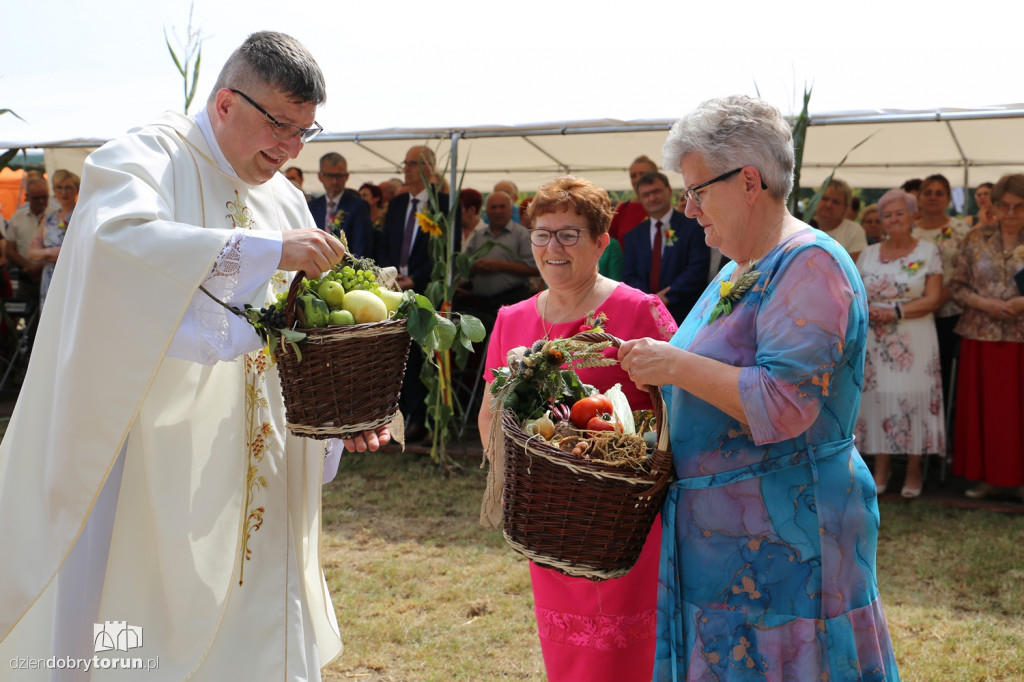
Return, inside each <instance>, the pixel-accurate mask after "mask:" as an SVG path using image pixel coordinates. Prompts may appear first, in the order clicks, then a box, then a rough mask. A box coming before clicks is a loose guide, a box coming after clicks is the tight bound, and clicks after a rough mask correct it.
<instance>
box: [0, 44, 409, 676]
mask: <svg viewBox="0 0 1024 682" xmlns="http://www.w3.org/2000/svg"><path fill="white" fill-rule="evenodd" d="M325 97H326V95H325V89H324V82H323V76H322V74H321V72H320V69H319V67H318V66H317V65H316V62H315V61H314V60H313V58H312V56H310V54H309V53H308V52H307V51H306V49H305V48H304V47H303V46H302V45H300V44H299V43H297V42H296V41H295V40H294V39H292V38H289V37H288V36H284V35H282V34H277V33H270V32H263V33H257V34H253V35H252V36H250V37H249V38H248V39H247V40H246V42H245V43H244V44H243V45H242V46H241V47H240V48H239V49H238V50H236V51H235V53H233V54H232V56H231V57H230V58H229V60H228V62H227V63H226V64H225V66H224V69H223V70H222V72H221V74H220V77H219V78H218V81H217V84H216V86H215V87H214V90H213V93H212V94H211V96H210V98H209V101H208V102H207V105H206V107H205V108H204V109H203V110H202V111H200V112H199V113H198V114H197V115H195V116H194V117H192V118H186V117H184V116H181V115H177V114H167V115H165V116H164V117H163V118H162V119H160V120H159V121H157V122H156V123H154V124H152V125H149V126H145V127H142V128H137V129H135V130H133V131H130V132H129V133H128V134H127V135H126V136H125V137H123V138H120V139H118V140H115V141H112V142H110V143H108V144H106V145H104V146H103V147H102V148H100V149H99V150H97V151H96V152H94V153H93V154H92V155H90V156H89V158H88V159H87V160H86V163H85V169H84V172H83V175H82V188H81V199H80V201H79V204H78V207H77V209H76V212H75V216H74V218H73V220H72V222H71V225H70V226H69V229H68V235H67V239H66V241H65V243H64V248H63V250H62V254H61V261H60V262H59V264H58V266H57V268H56V272H55V273H54V278H53V283H52V284H51V288H50V294H49V296H48V302H47V306H46V309H45V310H44V312H43V316H42V319H41V321H40V325H39V331H38V334H37V336H36V342H35V347H34V348H33V352H32V359H31V364H30V367H29V371H28V376H27V378H26V380H25V383H24V385H23V387H22V390H21V394H20V396H19V399H18V402H17V405H16V407H15V410H14V414H13V416H12V418H11V422H10V426H9V428H8V431H7V434H6V436H5V438H4V441H3V443H2V445H0V552H2V557H3V558H2V559H0V665H2V666H3V668H2V669H0V670H2V672H0V679H4V680H8V679H9V680H14V681H18V682H20V681H21V680H51V679H53V680H62V681H64V680H118V681H121V682H124V681H126V680H145V681H146V682H157V681H164V680H197V681H198V680H209V681H210V682H225V681H234V680H239V681H246V682H249V681H256V680H259V681H260V682H265V681H269V680H319V679H320V668H321V667H322V666H323V665H325V664H326V663H328V662H329V661H330V660H331V659H333V658H334V657H336V656H337V655H338V654H339V653H340V652H341V639H340V636H339V633H338V627H337V622H336V620H335V616H334V610H333V606H332V603H331V599H330V595H329V594H328V592H327V586H326V583H325V581H324V578H323V573H322V570H321V567H320V556H319V527H320V488H321V482H322V477H323V476H324V451H325V446H324V444H323V442H321V441H311V440H307V439H302V438H296V437H293V436H291V435H289V434H288V432H287V430H286V426H285V420H284V407H283V404H282V399H281V392H280V388H279V384H278V376H277V370H276V367H275V366H273V364H272V363H271V362H270V360H269V358H268V357H267V354H266V352H265V350H264V349H263V347H262V343H261V341H260V339H259V337H258V336H257V335H256V333H255V332H254V330H253V329H252V327H251V326H249V324H248V323H247V322H245V321H243V320H241V319H240V318H238V317H236V316H234V315H232V314H231V313H229V312H227V311H226V310H225V309H224V308H223V307H222V306H220V305H219V304H218V303H216V302H215V301H213V300H212V299H211V298H210V297H209V296H207V295H206V294H205V293H203V292H201V291H200V290H199V287H200V285H204V287H205V288H206V289H207V290H209V291H210V292H212V293H213V294H214V295H216V296H217V297H218V298H220V299H221V300H223V301H225V302H227V303H229V304H232V305H236V306H238V307H241V306H242V305H244V304H245V303H251V304H253V305H254V306H256V307H261V306H263V305H264V304H266V303H267V302H270V301H272V300H273V299H274V297H275V295H276V294H277V293H278V292H280V291H284V290H286V289H287V285H288V283H289V281H290V279H291V276H292V274H293V273H292V272H291V271H294V270H305V271H306V272H310V273H312V272H317V273H319V272H323V271H325V270H327V269H329V268H330V267H332V266H333V265H334V264H336V263H337V262H339V260H340V259H341V256H342V255H343V252H344V250H343V246H342V245H341V243H340V242H338V241H337V240H336V239H335V238H334V237H332V236H330V235H328V234H327V233H325V232H323V231H321V230H318V229H316V228H315V227H314V226H313V222H312V217H311V216H310V214H309V211H308V209H307V208H306V203H305V200H304V198H303V196H302V194H301V192H299V191H298V190H297V189H295V187H294V186H293V185H292V184H291V183H289V182H288V180H286V179H285V178H284V176H283V175H281V174H280V173H278V170H279V169H280V168H281V166H282V165H283V164H284V163H285V162H286V161H288V160H289V159H292V158H295V156H297V155H298V153H299V150H301V148H302V145H303V143H304V142H306V141H308V140H309V139H311V138H312V137H313V136H314V135H315V134H316V133H317V132H319V130H320V127H319V125H318V124H316V122H315V120H314V115H315V113H316V108H317V106H318V105H320V104H321V103H323V102H324V100H325ZM388 438H389V434H388V432H387V429H386V428H383V429H380V430H379V433H373V432H370V433H366V434H364V436H363V437H359V438H357V439H356V440H355V441H353V442H349V443H346V445H347V446H348V447H351V448H358V449H366V448H370V449H376V448H377V447H378V446H379V445H381V444H383V443H386V442H387V440H388ZM328 449H330V448H328ZM332 454H336V453H332ZM334 466H335V467H336V466H337V463H336V461H335V462H334ZM125 668H128V669H127V670H126V669H125Z"/></svg>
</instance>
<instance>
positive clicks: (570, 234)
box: [530, 227, 590, 246]
mask: <svg viewBox="0 0 1024 682" xmlns="http://www.w3.org/2000/svg"><path fill="white" fill-rule="evenodd" d="M580 232H590V228H580V229H577V228H575V227H572V228H567V229H564V230H544V229H541V228H539V227H535V228H533V229H532V230H530V241H531V242H532V243H533V245H534V246H547V245H548V244H550V243H551V237H554V238H555V239H556V240H557V241H558V243H559V244H561V245H562V246H572V245H573V244H575V243H576V242H578V241H579V240H580Z"/></svg>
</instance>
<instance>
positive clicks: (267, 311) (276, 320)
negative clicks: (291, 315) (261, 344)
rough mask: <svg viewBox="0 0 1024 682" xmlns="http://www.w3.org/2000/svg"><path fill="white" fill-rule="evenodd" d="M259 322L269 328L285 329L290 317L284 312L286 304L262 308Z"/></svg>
mask: <svg viewBox="0 0 1024 682" xmlns="http://www.w3.org/2000/svg"><path fill="white" fill-rule="evenodd" d="M259 323H260V324H261V325H262V326H263V327H265V328H268V329H284V328H285V327H286V326H287V325H288V318H287V316H286V315H285V314H284V304H280V305H278V304H273V305H271V306H269V307H266V308H260V320H259Z"/></svg>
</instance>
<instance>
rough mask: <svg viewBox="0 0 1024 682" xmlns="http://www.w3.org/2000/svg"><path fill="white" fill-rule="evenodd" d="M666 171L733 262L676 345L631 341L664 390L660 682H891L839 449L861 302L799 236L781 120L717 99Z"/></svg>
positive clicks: (844, 453) (670, 151) (852, 473)
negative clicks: (672, 471) (790, 204)
mask: <svg viewBox="0 0 1024 682" xmlns="http://www.w3.org/2000/svg"><path fill="white" fill-rule="evenodd" d="M664 156H665V167H666V168H672V169H676V170H679V171H680V172H681V173H682V175H683V180H684V182H685V185H686V186H687V187H689V188H690V189H689V190H687V192H686V214H687V215H688V216H690V217H693V218H696V219H697V220H698V221H699V222H700V223H701V225H702V226H703V227H704V230H705V237H706V240H707V243H708V245H709V246H712V247H718V248H719V249H721V251H722V253H723V254H724V255H726V256H728V257H729V258H731V259H732V262H730V263H729V264H728V265H727V266H726V267H724V268H723V269H722V271H721V272H720V273H719V274H718V276H717V277H716V278H715V280H714V281H713V282H712V283H711V285H710V286H709V287H708V289H707V290H706V291H705V292H704V295H703V297H702V298H701V300H700V301H699V302H698V304H697V305H696V306H695V307H694V308H693V310H692V311H691V313H690V315H689V316H688V317H687V319H686V320H685V321H684V322H683V324H682V326H680V328H679V331H678V332H677V333H676V335H675V336H674V337H673V339H672V341H671V342H668V343H666V342H659V341H654V340H651V339H640V340H634V341H627V342H626V343H625V344H624V345H623V346H622V348H621V350H620V353H619V358H620V361H621V364H622V367H623V368H624V369H626V370H627V371H629V372H630V373H631V376H632V378H633V380H634V381H635V382H636V383H638V384H649V385H664V386H665V388H664V389H663V394H664V396H665V401H666V404H667V406H668V408H669V420H670V421H669V431H670V434H671V438H672V451H673V453H674V456H675V468H676V474H677V475H678V478H679V480H678V481H677V482H676V483H675V484H674V485H673V488H672V491H671V494H670V495H669V498H668V500H667V502H666V505H665V508H664V510H663V512H662V518H663V522H664V524H665V525H664V533H663V544H662V559H661V562H662V565H661V574H660V580H659V582H660V584H659V594H658V644H657V655H656V661H655V675H654V678H655V679H656V680H823V679H827V680H830V681H831V682H842V681H845V680H898V679H899V673H898V671H897V667H896V662H895V658H894V655H893V651H892V644H891V642H890V639H889V633H888V629H887V627H886V622H885V616H884V614H883V611H882V603H881V599H880V597H879V593H878V582H877V578H876V573H875V552H876V549H877V540H878V505H877V501H876V495H875V484H874V480H873V479H872V476H871V473H870V472H869V470H868V468H867V466H866V465H865V464H864V461H863V460H862V459H861V457H860V454H859V453H858V452H857V449H856V448H855V447H854V445H853V430H854V426H855V423H856V419H857V412H858V407H859V404H860V396H861V379H862V375H863V371H864V348H865V342H866V335H867V322H868V316H867V303H866V299H865V293H864V288H863V285H862V283H861V279H860V277H859V275H858V274H857V269H856V267H855V265H854V263H853V261H852V260H851V259H850V258H849V256H848V255H847V254H846V252H845V251H844V250H843V248H842V247H841V246H839V245H838V244H837V243H836V242H835V241H833V240H832V239H831V238H830V237H828V236H827V235H826V234H824V233H823V232H820V231H818V230H815V229H812V228H810V227H809V226H808V225H806V224H804V223H802V222H801V221H799V220H797V219H796V218H794V217H793V216H792V215H790V214H789V212H788V211H787V209H786V206H785V200H786V197H787V196H788V195H789V193H790V191H791V189H792V184H793V163H794V162H793V142H792V136H791V134H790V128H789V125H788V124H787V123H786V121H785V119H784V118H783V117H782V116H781V115H780V114H779V112H778V110H777V109H775V108H774V107H773V106H771V105H770V104H767V103H766V102H763V101H761V100H757V99H752V98H748V97H730V98H726V99H721V100H711V101H708V102H705V103H703V104H702V105H701V106H700V107H698V109H697V110H696V111H694V112H692V113H691V114H689V115H687V116H686V117H684V118H683V119H682V120H680V121H679V122H677V123H676V124H675V126H674V127H673V129H672V132H671V133H670V135H669V138H668V140H667V141H666V143H665V149H664Z"/></svg>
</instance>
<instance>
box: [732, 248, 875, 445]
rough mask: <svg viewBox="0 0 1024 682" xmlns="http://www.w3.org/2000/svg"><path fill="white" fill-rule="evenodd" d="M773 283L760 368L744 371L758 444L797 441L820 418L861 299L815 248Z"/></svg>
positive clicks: (745, 397) (763, 309)
mask: <svg viewBox="0 0 1024 682" xmlns="http://www.w3.org/2000/svg"><path fill="white" fill-rule="evenodd" d="M761 281H765V280H764V279H763V278H762V280H761ZM767 281H768V284H767V285H766V286H767V287H768V290H767V291H766V292H765V293H764V296H763V299H762V302H761V305H760V308H759V310H758V312H757V319H756V326H757V355H756V360H755V364H754V365H753V366H750V367H744V368H743V369H741V370H740V380H739V390H740V400H741V402H742V404H743V410H744V413H745V414H746V417H747V423H748V424H749V426H750V431H751V435H752V436H753V439H754V442H755V443H757V444H758V445H761V444H765V443H774V442H779V441H783V440H787V439H790V438H795V437H796V436H798V435H800V434H802V433H804V432H805V431H807V430H808V429H809V428H810V426H811V425H812V424H813V423H814V422H815V420H816V419H817V418H818V413H819V411H820V410H821V407H822V405H823V403H824V402H825V400H826V398H827V397H828V395H829V390H830V383H831V381H832V378H833V377H834V376H835V373H836V370H837V368H838V367H839V366H840V364H841V362H842V360H843V354H844V352H845V350H846V349H845V340H846V331H847V326H848V324H849V316H850V308H851V304H852V303H853V301H854V298H855V292H854V288H853V286H852V285H851V283H850V280H849V279H848V278H847V276H846V274H845V273H844V271H843V269H842V267H841V266H840V264H839V263H838V262H837V261H836V259H835V257H834V256H833V255H832V254H831V253H829V252H828V251H826V250H825V249H822V248H818V247H814V246H812V247H808V248H804V249H801V250H799V251H798V252H797V253H796V254H795V255H793V256H792V257H791V258H788V259H786V260H785V261H784V262H783V263H782V264H781V267H780V269H779V270H778V271H776V272H774V273H771V275H770V276H769V279H768V280H767Z"/></svg>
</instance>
